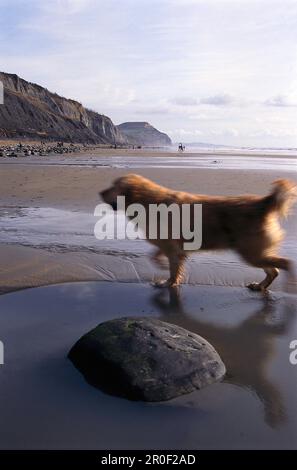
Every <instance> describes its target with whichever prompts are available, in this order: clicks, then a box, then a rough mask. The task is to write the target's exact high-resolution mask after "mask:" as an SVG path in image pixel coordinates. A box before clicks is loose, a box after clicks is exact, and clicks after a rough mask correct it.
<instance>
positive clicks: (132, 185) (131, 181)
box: [99, 174, 145, 211]
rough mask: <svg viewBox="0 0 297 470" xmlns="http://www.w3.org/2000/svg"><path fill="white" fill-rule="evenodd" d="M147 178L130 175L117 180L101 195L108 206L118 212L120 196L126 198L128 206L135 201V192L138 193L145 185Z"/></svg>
mask: <svg viewBox="0 0 297 470" xmlns="http://www.w3.org/2000/svg"><path fill="white" fill-rule="evenodd" d="M144 180H145V178H143V177H142V176H139V175H134V174H129V175H125V176H121V177H120V178H117V179H116V180H115V181H114V182H113V184H112V185H111V186H110V187H109V188H107V189H105V190H103V191H101V192H100V193H99V194H100V196H101V198H102V199H103V201H104V202H106V204H109V205H111V207H112V208H113V210H114V211H116V210H117V198H118V196H125V198H126V204H129V203H131V202H132V201H133V199H134V197H133V194H134V192H137V190H138V189H140V188H141V187H142V185H143V182H144Z"/></svg>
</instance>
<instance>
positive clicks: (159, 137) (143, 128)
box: [118, 122, 172, 147]
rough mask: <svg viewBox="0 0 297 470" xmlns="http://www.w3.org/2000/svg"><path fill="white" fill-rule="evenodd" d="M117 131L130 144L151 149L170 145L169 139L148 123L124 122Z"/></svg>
mask: <svg viewBox="0 0 297 470" xmlns="http://www.w3.org/2000/svg"><path fill="white" fill-rule="evenodd" d="M118 129H119V130H120V132H121V133H122V134H124V135H125V136H126V137H127V138H128V139H129V141H130V143H132V144H136V145H145V146H152V147H167V146H170V145H172V142H171V139H170V138H169V137H168V135H167V134H165V133H164V132H160V131H158V129H156V128H155V127H153V126H152V125H151V124H149V123H148V122H124V123H123V124H119V125H118Z"/></svg>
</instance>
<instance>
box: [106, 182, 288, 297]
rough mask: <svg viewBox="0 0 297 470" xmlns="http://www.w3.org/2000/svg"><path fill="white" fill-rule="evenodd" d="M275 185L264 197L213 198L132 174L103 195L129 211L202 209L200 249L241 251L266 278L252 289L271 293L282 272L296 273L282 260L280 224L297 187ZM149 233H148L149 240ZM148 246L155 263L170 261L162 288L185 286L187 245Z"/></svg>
mask: <svg viewBox="0 0 297 470" xmlns="http://www.w3.org/2000/svg"><path fill="white" fill-rule="evenodd" d="M273 185H274V187H273V190H272V192H271V193H270V194H269V195H267V196H264V197H261V196H255V195H243V196H238V197H222V196H207V195H202V194H190V193H186V192H181V191H173V190H171V189H168V188H165V187H163V186H159V185H158V184H156V183H154V182H153V181H150V180H149V179H146V178H144V177H142V176H139V175H134V174H128V175H126V176H123V177H121V178H118V179H117V180H116V181H115V182H114V184H113V186H112V187H110V188H108V189H107V190H105V191H102V192H101V193H100V194H101V197H102V199H103V200H104V201H105V202H106V203H108V204H110V205H111V206H112V207H113V208H114V209H116V202H117V196H125V201H126V205H130V204H132V203H138V204H142V205H143V206H144V207H145V208H146V212H147V213H148V207H149V204H161V203H163V204H164V203H165V204H166V205H167V206H169V205H170V204H173V203H175V204H178V205H181V204H190V205H193V204H195V203H196V204H202V246H201V248H200V249H201V250H225V249H232V250H234V251H236V252H237V253H238V254H239V255H240V256H241V257H242V258H243V259H244V260H245V261H246V262H247V263H248V264H250V265H252V266H256V267H258V268H262V269H264V271H265V274H266V277H265V279H264V280H263V281H262V282H260V283H252V284H250V285H249V286H248V287H249V288H250V289H252V290H260V291H266V289H267V288H268V286H269V285H270V284H271V283H272V281H273V280H274V279H275V278H276V277H277V275H278V272H279V269H283V270H285V271H287V272H289V273H292V263H291V261H290V260H288V259H286V258H282V257H280V256H278V247H279V244H280V242H281V240H282V239H283V236H284V232H283V230H282V229H281V227H280V225H279V218H280V217H284V216H286V215H287V214H288V212H289V209H290V207H291V205H292V204H293V202H294V200H295V199H296V196H297V191H296V184H295V183H293V182H291V181H289V180H285V179H283V180H278V181H275V182H274V183H273ZM192 216H193V213H192ZM147 220H149V219H147ZM161 223H162V221H161ZM148 233H149V229H148V227H147V236H148ZM148 241H149V242H150V243H152V244H154V245H156V246H157V247H158V250H157V252H156V254H155V255H154V257H153V259H154V260H155V261H160V258H161V257H162V256H164V255H165V256H166V257H167V258H168V260H169V268H170V277H169V279H168V280H167V281H163V282H160V283H158V286H160V287H161V286H176V285H178V284H179V283H180V282H181V280H182V274H183V265H184V261H185V259H186V257H187V256H188V254H189V251H185V250H184V249H183V244H184V241H185V240H183V239H182V238H180V239H178V240H176V239H173V238H172V237H170V236H169V238H168V239H166V240H164V239H160V238H158V239H156V240H151V239H149V238H148Z"/></svg>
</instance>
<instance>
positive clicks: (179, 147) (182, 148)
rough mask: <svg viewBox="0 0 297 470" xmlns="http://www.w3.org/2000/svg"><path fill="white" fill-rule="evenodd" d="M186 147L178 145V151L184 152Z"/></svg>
mask: <svg viewBox="0 0 297 470" xmlns="http://www.w3.org/2000/svg"><path fill="white" fill-rule="evenodd" d="M185 148H186V147H185V146H184V145H183V144H182V143H181V142H180V143H179V145H178V151H179V152H183V151H184V150H185Z"/></svg>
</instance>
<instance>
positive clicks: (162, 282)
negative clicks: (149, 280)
mask: <svg viewBox="0 0 297 470" xmlns="http://www.w3.org/2000/svg"><path fill="white" fill-rule="evenodd" d="M153 286H154V287H157V288H159V289H163V288H164V287H174V288H175V287H178V284H176V283H174V282H172V281H171V280H170V279H167V280H164V279H162V280H159V281H154V282H153Z"/></svg>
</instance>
